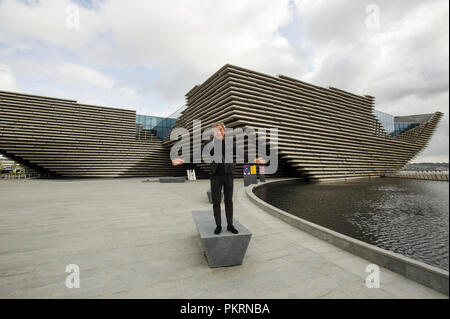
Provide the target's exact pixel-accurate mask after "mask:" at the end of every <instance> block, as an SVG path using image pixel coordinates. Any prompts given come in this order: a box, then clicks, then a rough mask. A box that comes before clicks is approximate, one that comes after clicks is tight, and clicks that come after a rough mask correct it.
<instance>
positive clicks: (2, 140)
mask: <svg viewBox="0 0 450 319" xmlns="http://www.w3.org/2000/svg"><path fill="white" fill-rule="evenodd" d="M0 152H1V153H2V154H3V155H5V156H6V157H8V158H11V159H13V160H15V161H17V162H19V163H21V164H23V165H25V166H27V167H30V168H32V169H34V170H35V171H38V172H41V173H44V174H50V175H54V176H65V177H121V176H122V177H124V176H128V177H131V176H149V177H151V176H171V175H178V176H180V175H185V174H186V172H185V170H184V169H183V168H173V167H172V166H171V165H170V158H169V153H168V151H167V150H166V149H165V148H164V147H163V146H162V144H161V140H160V139H159V138H158V137H156V136H155V135H154V134H153V133H152V132H151V131H146V130H144V129H142V127H140V126H139V125H137V124H136V111H132V110H124V109H117V108H109V107H101V106H93V105H86V104H80V103H77V102H76V101H73V100H63V99H56V98H48V97H42V96H35V95H28V94H18V93H9V92H1V91H0Z"/></svg>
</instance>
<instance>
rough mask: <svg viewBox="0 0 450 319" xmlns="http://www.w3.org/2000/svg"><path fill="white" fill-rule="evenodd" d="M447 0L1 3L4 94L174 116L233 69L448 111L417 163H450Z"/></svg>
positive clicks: (404, 106) (395, 109)
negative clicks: (200, 88) (188, 97)
mask: <svg viewBox="0 0 450 319" xmlns="http://www.w3.org/2000/svg"><path fill="white" fill-rule="evenodd" d="M448 46H449V4H448V1H447V0H437V1H433V0H423V1H419V0H395V1H385V0H382V1H377V0H370V1H362V0H329V1H326V0H290V1H289V0H270V1H269V0H253V1H250V0H249V1H247V0H236V1H230V0H227V1H214V0H200V1H194V0H180V1H149V0H135V1H121V0H110V1H106V0H105V1H88V0H83V1H81V0H80V1H69V0H46V1H31V0H30V1H18V0H17V1H12V0H0V90H7V91H17V92H24V93H32V94H39V95H47V96H53V97H61V98H71V99H75V100H78V101H79V102H83V103H89V104H96V105H105V106H116V107H121V108H128V109H134V110H137V112H138V113H141V114H151V115H159V116H166V115H169V114H171V113H172V112H174V111H175V110H177V109H178V108H179V107H181V106H182V105H183V104H184V94H185V93H186V92H187V91H189V90H190V89H191V88H192V87H193V86H194V85H195V84H198V83H201V82H203V81H204V80H205V79H206V78H208V77H209V76H210V75H211V74H212V73H214V72H215V71H216V70H217V69H218V68H220V67H221V66H223V65H224V64H226V63H231V64H235V65H239V66H242V67H246V68H250V69H253V70H256V71H260V72H263V73H268V74H271V75H277V74H284V75H288V76H291V77H295V78H298V79H301V80H304V81H307V82H310V83H313V84H317V85H321V86H325V87H327V86H334V87H337V88H340V89H343V90H347V91H350V92H354V93H357V94H369V95H372V96H375V97H376V108H377V109H378V110H380V111H384V112H387V113H391V114H394V115H409V114H418V113H431V112H435V111H441V112H444V113H445V116H444V118H443V120H442V122H441V124H440V126H439V129H438V131H437V132H436V134H435V136H434V138H433V139H432V141H431V143H430V145H429V147H428V148H427V149H426V150H425V151H424V152H422V153H421V154H420V155H419V156H418V157H417V158H416V159H415V160H414V161H415V162H420V161H433V162H435V161H439V162H441V161H445V162H448V159H449V156H448V154H449V146H448V143H449V139H448V135H449V117H448V113H449V109H448V104H449V73H448V72H449V52H448Z"/></svg>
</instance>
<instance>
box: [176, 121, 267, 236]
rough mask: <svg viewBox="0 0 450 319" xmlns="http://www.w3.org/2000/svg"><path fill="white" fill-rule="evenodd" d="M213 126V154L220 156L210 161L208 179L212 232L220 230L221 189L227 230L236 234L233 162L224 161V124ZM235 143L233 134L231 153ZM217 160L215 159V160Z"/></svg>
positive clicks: (180, 162)
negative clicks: (212, 217)
mask: <svg viewBox="0 0 450 319" xmlns="http://www.w3.org/2000/svg"><path fill="white" fill-rule="evenodd" d="M212 128H213V134H214V139H213V143H214V144H213V145H214V154H216V151H218V150H221V156H220V157H219V158H215V159H214V160H213V161H212V162H211V163H210V168H209V179H210V183H211V197H212V202H213V212H214V219H215V222H216V229H215V230H214V233H215V234H216V235H217V234H220V232H221V231H222V218H221V208H220V200H221V195H222V194H221V193H222V189H223V194H224V203H225V216H226V221H227V230H228V231H230V232H232V233H233V234H237V233H238V230H237V229H236V228H235V227H234V225H233V169H234V163H233V162H231V163H226V161H225V132H226V131H225V124H224V123H222V122H220V123H216V124H214V125H213V126H212ZM235 150H236V143H235V139H234V136H233V154H235ZM216 160H217V161H216ZM183 163H184V160H183V159H181V158H176V159H174V160H172V165H174V166H177V165H181V164H183ZM255 163H256V164H264V163H265V160H264V159H262V158H257V159H255Z"/></svg>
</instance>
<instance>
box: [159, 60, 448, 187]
mask: <svg viewBox="0 0 450 319" xmlns="http://www.w3.org/2000/svg"><path fill="white" fill-rule="evenodd" d="M186 100H187V109H186V110H184V111H183V113H182V115H181V116H180V117H179V118H178V121H177V123H176V124H175V127H184V128H188V129H189V132H190V134H191V136H192V133H193V130H192V121H193V120H194V119H196V120H201V121H202V122H201V124H202V128H205V127H208V126H210V125H211V124H212V123H214V122H217V121H222V122H224V123H225V125H226V126H227V127H232V128H234V127H241V128H242V129H244V130H245V129H246V128H255V129H256V128H270V127H276V128H278V132H279V133H278V155H279V161H280V162H281V163H282V165H283V166H282V167H280V169H285V168H284V166H285V165H287V166H289V167H290V168H293V169H295V170H296V171H297V173H298V175H300V176H304V177H306V178H308V179H311V180H325V179H339V178H355V177H370V176H382V175H385V174H388V173H393V172H395V171H397V170H400V169H401V168H402V167H403V166H404V165H405V164H406V163H407V162H408V161H409V160H411V159H412V158H413V157H414V156H416V155H417V154H418V153H419V152H420V151H422V150H423V149H424V148H425V147H426V146H427V143H428V142H429V140H430V138H431V136H432V134H433V132H434V130H435V129H436V126H437V124H438V122H439V120H440V118H441V117H442V115H443V114H442V113H440V112H436V113H433V114H426V115H422V116H419V117H418V118H421V119H424V118H425V119H426V120H424V121H422V123H420V125H418V126H416V127H414V128H412V129H409V130H407V131H405V132H402V133H400V134H399V135H398V136H395V137H394V136H392V135H389V134H388V132H386V131H385V130H384V129H383V127H382V124H381V123H380V121H378V119H377V118H376V116H375V115H374V112H373V111H374V110H373V108H374V98H373V97H371V96H368V95H364V96H361V95H356V94H352V93H348V92H345V91H342V90H339V89H336V88H332V87H330V88H323V87H319V86H315V85H311V84H308V83H305V82H302V81H299V80H296V79H292V78H289V77H286V76H282V75H280V76H278V77H274V76H270V75H266V74H262V73H258V72H254V71H251V70H248V69H244V68H241V67H237V66H233V65H225V66H223V67H222V68H221V69H220V70H218V71H217V72H216V73H215V74H214V75H212V76H211V77H210V78H208V79H207V80H206V81H205V82H204V83H202V84H201V85H197V86H195V87H194V88H193V89H192V90H190V91H189V92H188V93H187V94H186ZM163 144H164V145H166V146H170V145H172V144H173V142H171V141H169V140H167V139H166V140H165V141H164V142H163ZM199 166H200V167H202V168H203V169H204V170H207V165H203V164H202V165H199Z"/></svg>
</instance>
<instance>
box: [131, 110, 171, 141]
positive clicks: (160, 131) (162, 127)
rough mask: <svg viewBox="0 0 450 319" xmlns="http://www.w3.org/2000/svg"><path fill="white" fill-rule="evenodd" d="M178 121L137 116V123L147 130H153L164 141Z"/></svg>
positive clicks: (167, 118)
mask: <svg viewBox="0 0 450 319" xmlns="http://www.w3.org/2000/svg"><path fill="white" fill-rule="evenodd" d="M176 121H177V119H176V118H169V117H158V116H150V115H141V114H136V123H139V124H142V126H143V128H145V129H147V130H153V131H154V132H155V134H156V136H158V137H159V138H160V139H162V140H163V139H165V138H166V137H167V136H168V135H169V134H170V131H171V130H172V127H173V126H174V125H175V122H176Z"/></svg>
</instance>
